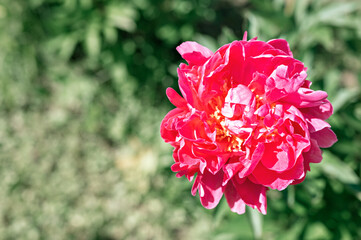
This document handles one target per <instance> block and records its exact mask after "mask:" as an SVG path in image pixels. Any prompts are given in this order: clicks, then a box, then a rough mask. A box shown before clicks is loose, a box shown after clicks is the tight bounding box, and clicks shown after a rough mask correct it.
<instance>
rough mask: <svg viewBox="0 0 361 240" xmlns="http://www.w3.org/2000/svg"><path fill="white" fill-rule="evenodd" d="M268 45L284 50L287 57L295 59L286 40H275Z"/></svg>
mask: <svg viewBox="0 0 361 240" xmlns="http://www.w3.org/2000/svg"><path fill="white" fill-rule="evenodd" d="M267 43H268V44H270V45H272V46H273V47H274V48H276V49H279V50H282V51H283V52H284V53H286V54H287V55H289V56H291V57H293V54H292V52H291V49H290V46H289V45H288V42H287V41H286V40H284V39H273V40H270V41H268V42H267Z"/></svg>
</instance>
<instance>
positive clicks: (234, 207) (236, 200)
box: [224, 182, 246, 214]
mask: <svg viewBox="0 0 361 240" xmlns="http://www.w3.org/2000/svg"><path fill="white" fill-rule="evenodd" d="M224 196H225V197H226V199H227V203H228V205H229V207H230V208H231V211H232V212H235V213H238V214H243V213H245V211H246V204H245V203H244V201H243V200H242V198H241V196H240V195H239V194H238V192H237V190H236V188H235V187H234V186H233V183H232V182H229V183H228V184H227V186H226V188H225V190H224Z"/></svg>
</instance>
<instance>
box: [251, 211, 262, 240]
mask: <svg viewBox="0 0 361 240" xmlns="http://www.w3.org/2000/svg"><path fill="white" fill-rule="evenodd" d="M247 208H248V209H247V215H248V218H249V221H250V224H251V227H252V232H253V236H254V239H255V240H261V239H262V215H261V213H259V212H258V211H257V210H255V209H252V208H250V207H247Z"/></svg>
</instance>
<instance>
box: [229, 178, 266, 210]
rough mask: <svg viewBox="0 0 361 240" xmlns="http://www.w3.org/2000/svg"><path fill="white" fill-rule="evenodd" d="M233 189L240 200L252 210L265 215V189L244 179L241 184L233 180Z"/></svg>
mask: <svg viewBox="0 0 361 240" xmlns="http://www.w3.org/2000/svg"><path fill="white" fill-rule="evenodd" d="M233 184H234V187H235V188H236V190H237V192H238V194H239V195H240V196H241V198H242V200H243V201H244V202H245V203H246V204H247V205H248V206H251V207H252V208H256V209H257V210H258V211H260V212H261V213H262V214H266V209H267V199H266V188H265V187H264V186H262V185H260V184H255V183H253V182H251V181H250V180H248V179H246V180H245V181H244V182H243V183H242V184H237V183H235V181H234V180H233Z"/></svg>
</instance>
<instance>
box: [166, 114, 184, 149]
mask: <svg viewBox="0 0 361 240" xmlns="http://www.w3.org/2000/svg"><path fill="white" fill-rule="evenodd" d="M184 114H185V112H184V110H182V109H179V108H175V109H173V110H171V111H170V112H169V113H168V114H167V115H166V116H165V117H164V119H163V121H162V123H161V125H160V135H161V137H162V138H163V139H164V141H165V142H167V143H171V144H173V143H174V142H175V141H176V137H177V135H178V131H177V130H176V129H175V125H176V124H177V123H178V121H179V118H180V117H181V116H183V115H184Z"/></svg>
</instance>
